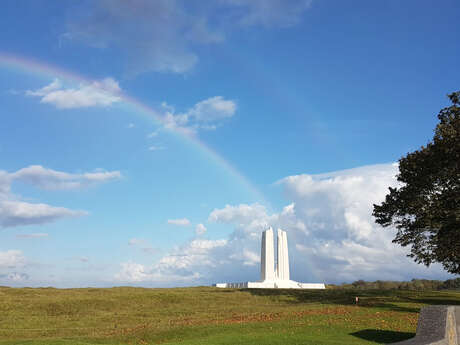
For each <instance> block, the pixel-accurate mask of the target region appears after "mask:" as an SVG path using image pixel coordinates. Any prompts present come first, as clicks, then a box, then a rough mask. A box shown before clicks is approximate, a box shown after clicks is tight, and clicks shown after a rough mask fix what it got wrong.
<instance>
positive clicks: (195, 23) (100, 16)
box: [62, 0, 311, 74]
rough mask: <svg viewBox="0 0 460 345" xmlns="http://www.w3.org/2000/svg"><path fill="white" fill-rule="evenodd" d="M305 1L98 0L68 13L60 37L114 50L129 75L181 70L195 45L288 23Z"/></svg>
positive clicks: (305, 5)
mask: <svg viewBox="0 0 460 345" xmlns="http://www.w3.org/2000/svg"><path fill="white" fill-rule="evenodd" d="M310 2H311V0H221V1H194V2H190V1H185V0H155V1H150V0H134V1H129V2H126V1H123V0H110V1H109V0H103V1H97V2H90V8H85V11H83V12H82V13H78V12H76V13H73V14H72V16H71V17H70V18H71V19H70V21H69V22H68V27H67V32H66V33H64V34H63V35H62V38H64V39H67V40H69V41H79V42H84V43H86V44H88V45H90V46H92V47H97V48H99V49H105V48H108V49H117V50H118V51H119V52H121V54H119V55H121V56H123V58H124V59H125V61H126V65H127V70H128V72H129V73H131V74H137V73H142V72H149V71H156V72H172V73H185V72H187V71H189V70H190V69H192V68H193V67H194V66H195V64H196V63H197V62H198V56H197V54H196V53H195V51H196V48H197V46H200V45H209V44H217V43H220V42H223V41H224V40H225V36H226V34H227V33H230V32H232V31H235V30H237V29H239V28H242V27H248V26H262V27H265V28H268V27H272V26H275V27H279V26H282V27H286V26H292V25H294V24H296V23H298V22H299V21H300V19H301V16H302V14H303V13H304V11H305V10H306V9H308V7H309V5H310ZM133 28H136V30H135V35H133Z"/></svg>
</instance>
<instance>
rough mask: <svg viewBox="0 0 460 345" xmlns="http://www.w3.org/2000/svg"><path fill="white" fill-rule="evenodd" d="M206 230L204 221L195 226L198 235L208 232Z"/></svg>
mask: <svg viewBox="0 0 460 345" xmlns="http://www.w3.org/2000/svg"><path fill="white" fill-rule="evenodd" d="M206 230H207V229H206V227H205V226H204V225H203V224H202V223H200V224H197V226H196V227H195V232H196V234H197V235H203V234H204V233H205V232H206Z"/></svg>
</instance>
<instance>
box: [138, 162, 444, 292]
mask: <svg viewBox="0 0 460 345" xmlns="http://www.w3.org/2000/svg"><path fill="white" fill-rule="evenodd" d="M397 171H398V167H397V165H396V164H380V165H373V166H365V167H360V168H356V169H351V170H345V171H338V172H335V173H329V174H321V175H307V174H303V175H296V176H289V177H286V178H284V179H282V180H280V181H279V182H278V185H279V186H280V187H282V188H283V189H284V192H285V196H286V198H287V199H288V200H289V201H290V203H289V204H288V205H287V206H285V207H284V208H283V209H282V210H281V211H280V212H277V213H269V212H268V210H267V209H266V208H265V207H264V206H263V205H260V204H252V205H247V204H241V205H226V206H225V207H224V208H222V209H215V210H213V211H212V212H211V213H210V215H209V217H208V221H209V222H211V223H212V222H215V223H225V224H230V225H233V226H234V231H233V232H232V233H231V235H230V236H229V237H228V238H227V239H222V240H214V241H210V240H204V239H200V240H197V239H194V240H192V241H190V242H188V243H186V244H184V245H183V246H180V247H178V248H175V249H174V250H173V251H172V252H171V253H170V254H169V255H166V256H164V257H163V258H162V259H160V260H159V262H158V263H157V264H155V265H153V266H149V267H148V269H147V268H146V267H145V266H143V267H144V269H146V270H147V271H148V272H147V271H146V272H147V273H148V274H147V273H146V275H145V276H143V278H142V281H144V282H157V283H162V284H165V281H166V278H165V277H167V276H170V277H171V280H170V281H169V285H174V284H185V282H188V284H191V283H193V284H211V283H215V282H226V281H227V282H228V281H247V280H257V279H259V262H260V255H259V253H260V239H261V233H262V231H263V230H265V229H266V228H267V226H268V225H271V226H273V227H274V228H278V227H279V228H282V229H284V230H286V231H287V233H288V244H289V254H290V266H291V277H292V278H293V279H295V280H298V281H303V282H326V283H341V282H350V281H354V280H358V279H365V280H377V279H383V280H407V279H412V278H427V279H447V278H450V277H451V276H450V275H449V274H447V273H446V272H444V271H443V270H442V268H441V266H440V265H432V266H431V267H429V268H426V267H425V266H422V265H418V264H416V263H415V262H413V261H412V259H410V258H408V257H407V256H406V254H407V253H408V249H406V248H402V247H400V246H398V245H396V244H394V243H392V242H391V241H392V239H393V238H394V235H395V229H383V228H381V227H380V226H378V225H377V224H375V222H374V219H373V217H372V204H373V203H380V202H381V201H382V200H383V199H384V197H385V195H386V193H387V191H388V187H389V186H395V184H396V183H397V181H396V179H395V175H396V173H397ZM206 241H208V242H206ZM159 276H161V277H162V280H161V282H160V281H159V280H157V278H158V277H159ZM178 277H184V278H185V277H187V278H190V279H191V277H196V278H195V280H193V281H192V280H187V279H186V280H180V279H178Z"/></svg>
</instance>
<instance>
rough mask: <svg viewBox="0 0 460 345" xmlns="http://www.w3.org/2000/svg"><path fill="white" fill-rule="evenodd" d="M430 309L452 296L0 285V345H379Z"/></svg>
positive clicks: (458, 297)
mask: <svg viewBox="0 0 460 345" xmlns="http://www.w3.org/2000/svg"><path fill="white" fill-rule="evenodd" d="M355 296H359V298H360V300H359V304H358V305H357V306H356V305H354V298H355ZM431 304H460V292H453V291H443V292H438V291H429V292H426V291H425V292H422V291H399V290H386V291H382V290H365V291H362V290H361V291H358V290H355V291H353V290H323V291H313V290H308V291H306V290H304V291H301V290H233V289H217V288H211V287H196V288H177V289H142V288H128V287H120V288H110V289H93V288H88V289H53V288H40V289H35V288H22V289H16V288H7V287H0V345H4V344H30V345H38V344H40V345H45V344H46V345H48V344H49V345H53V344H68V345H76V344H190V345H198V344H200V345H201V344H203V345H204V344H228V345H237V344H257V345H259V344H279V345H281V344H315V345H322V344H380V343H386V342H394V341H399V340H404V339H407V338H410V337H412V336H414V334H415V329H416V325H417V318H418V312H419V310H420V308H421V307H422V306H424V305H431Z"/></svg>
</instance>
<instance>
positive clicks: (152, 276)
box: [115, 239, 226, 284]
mask: <svg viewBox="0 0 460 345" xmlns="http://www.w3.org/2000/svg"><path fill="white" fill-rule="evenodd" d="M225 244H226V241H225V240H204V239H195V240H192V241H191V242H189V243H188V244H186V245H185V246H182V247H177V248H175V249H174V250H173V251H172V252H171V253H170V254H168V255H166V256H164V257H163V258H161V259H160V260H159V262H158V263H157V264H154V265H143V264H138V263H133V262H125V263H122V264H121V270H120V272H118V273H117V274H115V279H117V280H120V281H124V282H156V283H160V284H170V283H171V282H174V284H190V283H192V282H196V281H198V280H199V279H200V278H201V274H200V273H198V272H196V267H198V266H199V267H208V268H212V267H216V263H215V262H212V261H210V260H209V259H208V258H209V253H211V252H214V251H216V250H217V249H218V248H221V247H223V246H225Z"/></svg>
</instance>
